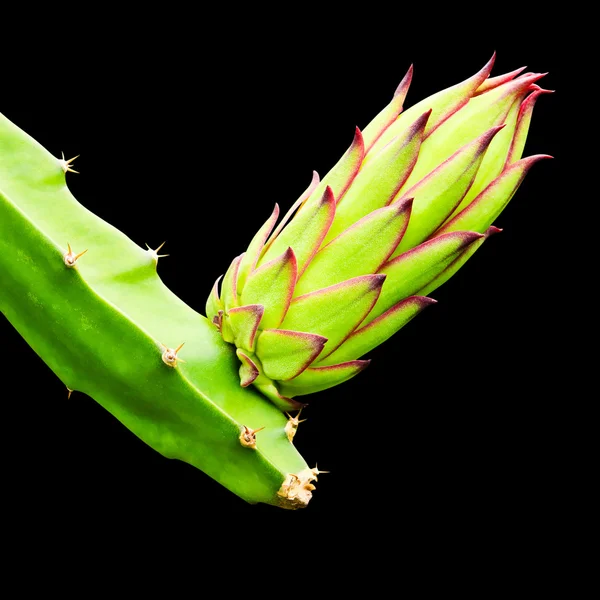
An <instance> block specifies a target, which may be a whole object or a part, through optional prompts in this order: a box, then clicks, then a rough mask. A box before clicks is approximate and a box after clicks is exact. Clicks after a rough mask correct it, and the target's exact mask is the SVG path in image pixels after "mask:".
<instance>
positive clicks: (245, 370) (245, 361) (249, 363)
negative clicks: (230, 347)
mask: <svg viewBox="0 0 600 600" xmlns="http://www.w3.org/2000/svg"><path fill="white" fill-rule="evenodd" d="M235 353H236V354H237V357H238V358H239V359H240V363H241V364H240V371H239V373H240V385H241V386H242V387H248V386H249V385H250V384H251V383H253V382H254V381H255V380H256V378H257V377H258V375H259V371H258V367H257V366H256V363H255V362H254V361H253V360H252V358H251V357H250V356H248V354H246V352H244V351H243V350H241V349H240V348H238V349H237V350H236V351H235Z"/></svg>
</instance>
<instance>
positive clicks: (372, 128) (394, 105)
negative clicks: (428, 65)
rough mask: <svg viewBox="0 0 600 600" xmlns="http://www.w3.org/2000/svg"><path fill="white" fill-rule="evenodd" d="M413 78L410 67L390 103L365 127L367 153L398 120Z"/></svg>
mask: <svg viewBox="0 0 600 600" xmlns="http://www.w3.org/2000/svg"><path fill="white" fill-rule="evenodd" d="M412 76H413V66H412V65H410V67H409V68H408V71H407V72H406V75H405V76H404V78H403V79H402V81H401V82H400V85H399V86H398V87H397V88H396V91H395V92H394V97H393V98H392V100H391V102H390V103H389V104H388V105H387V106H386V107H385V108H384V109H383V110H382V111H381V112H380V113H379V114H378V115H377V116H376V117H375V118H374V119H373V120H372V121H371V122H370V123H369V124H368V125H367V126H366V127H365V129H364V131H363V139H364V144H365V150H366V152H368V151H369V150H370V148H371V147H372V146H373V144H374V143H375V142H376V141H377V140H378V139H379V137H380V136H381V134H382V133H383V132H384V131H385V130H386V129H387V128H388V127H389V126H390V125H391V124H392V123H393V122H394V121H395V120H396V119H397V118H398V115H399V114H400V113H401V112H402V108H403V105H404V100H405V99H406V94H407V92H408V88H409V87H410V83H411V81H412Z"/></svg>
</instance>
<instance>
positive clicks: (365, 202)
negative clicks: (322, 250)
mask: <svg viewBox="0 0 600 600" xmlns="http://www.w3.org/2000/svg"><path fill="white" fill-rule="evenodd" d="M428 117H429V112H426V113H425V114H423V115H421V116H420V117H419V118H418V119H417V120H416V121H415V122H414V123H413V124H412V127H410V128H409V129H408V131H406V132H405V133H404V134H403V135H400V136H398V137H397V138H396V139H395V140H393V141H392V142H391V143H390V144H389V145H388V146H387V147H386V148H384V149H383V150H382V151H381V153H380V154H379V155H378V156H377V157H376V158H375V159H373V160H372V161H371V162H370V163H369V164H368V165H364V166H363V167H362V168H361V170H360V171H359V173H358V175H357V176H356V177H355V179H354V181H353V182H352V186H351V187H350V189H349V190H348V191H347V192H346V195H345V196H344V198H343V199H342V201H341V202H340V203H339V204H338V206H337V208H336V214H335V219H334V221H333V225H332V226H331V228H330V229H329V232H328V233H327V237H326V238H325V242H324V243H325V244H327V243H328V242H330V241H331V240H332V239H334V238H335V237H337V236H338V235H340V234H341V233H342V232H344V231H346V229H348V228H349V227H351V226H352V225H353V224H354V223H356V222H357V221H359V220H360V219H362V218H363V217H364V216H366V215H368V214H370V213H372V212H373V211H375V210H377V209H378V208H382V207H383V206H386V205H387V204H389V203H390V202H391V201H392V199H393V198H394V196H395V195H396V194H397V193H398V190H400V188H401V187H402V186H403V185H404V182H405V181H406V180H407V178H408V176H409V175H410V172H411V170H412V169H413V167H414V166H415V163H416V162H417V158H418V156H419V148H420V147H421V142H422V140H423V130H424V129H425V124H426V123H427V118H428Z"/></svg>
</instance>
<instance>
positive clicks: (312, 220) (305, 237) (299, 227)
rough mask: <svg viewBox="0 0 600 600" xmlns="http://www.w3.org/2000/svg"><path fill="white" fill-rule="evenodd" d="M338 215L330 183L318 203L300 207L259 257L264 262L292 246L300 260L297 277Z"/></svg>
mask: <svg viewBox="0 0 600 600" xmlns="http://www.w3.org/2000/svg"><path fill="white" fill-rule="evenodd" d="M334 216H335V197H334V195H333V191H332V190H331V188H330V187H327V188H326V189H325V192H324V193H323V196H321V198H320V200H319V201H318V202H316V203H315V204H312V203H311V206H309V205H308V203H307V204H306V205H305V206H303V207H301V209H300V210H299V211H298V213H297V214H296V215H295V217H294V219H293V220H292V221H291V222H290V223H289V224H288V226H287V227H286V228H285V229H284V230H283V231H282V232H281V233H280V234H279V236H278V237H277V238H275V240H274V241H273V243H272V244H271V246H270V247H269V249H268V250H267V251H266V252H265V254H264V255H263V256H262V257H261V259H260V260H259V265H263V264H265V263H266V262H267V261H269V260H272V259H273V258H275V257H276V256H278V255H279V254H281V253H283V252H285V251H286V250H287V249H288V248H292V249H293V251H294V255H295V257H296V262H297V270H298V277H300V275H302V273H303V272H304V269H305V268H306V265H307V264H308V263H309V262H310V261H311V259H312V257H313V256H314V255H315V253H316V252H317V250H318V249H319V247H320V246H321V243H322V242H323V239H324V238H325V236H326V235H327V231H329V228H330V226H331V223H332V222H333V218H334Z"/></svg>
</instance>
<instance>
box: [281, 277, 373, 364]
mask: <svg viewBox="0 0 600 600" xmlns="http://www.w3.org/2000/svg"><path fill="white" fill-rule="evenodd" d="M384 280H385V275H364V276H362V277H355V278H354V279H350V280H348V281H344V282H342V283H338V284H336V285H333V286H331V287H328V288H325V289H322V290H318V291H316V292H312V293H310V294H306V295H304V296H299V297H298V298H295V299H294V301H293V302H292V303H291V305H290V308H289V310H288V313H287V315H286V317H285V320H284V321H283V323H282V324H281V327H282V329H290V330H294V331H309V332H311V333H317V334H319V335H322V336H323V337H326V338H327V339H328V342H327V344H325V349H324V351H323V353H321V355H320V356H325V355H326V354H327V353H330V352H333V351H334V350H335V349H336V348H337V347H338V346H339V345H340V344H341V343H342V342H343V341H344V339H345V338H346V337H348V336H349V335H350V334H351V333H352V332H353V331H354V329H356V327H358V325H359V324H360V323H361V322H362V321H363V319H364V318H365V317H366V316H367V315H368V314H369V312H370V310H371V308H373V305H374V304H375V302H376V301H377V298H378V297H379V293H380V291H381V286H382V285H383V282H384Z"/></svg>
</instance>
